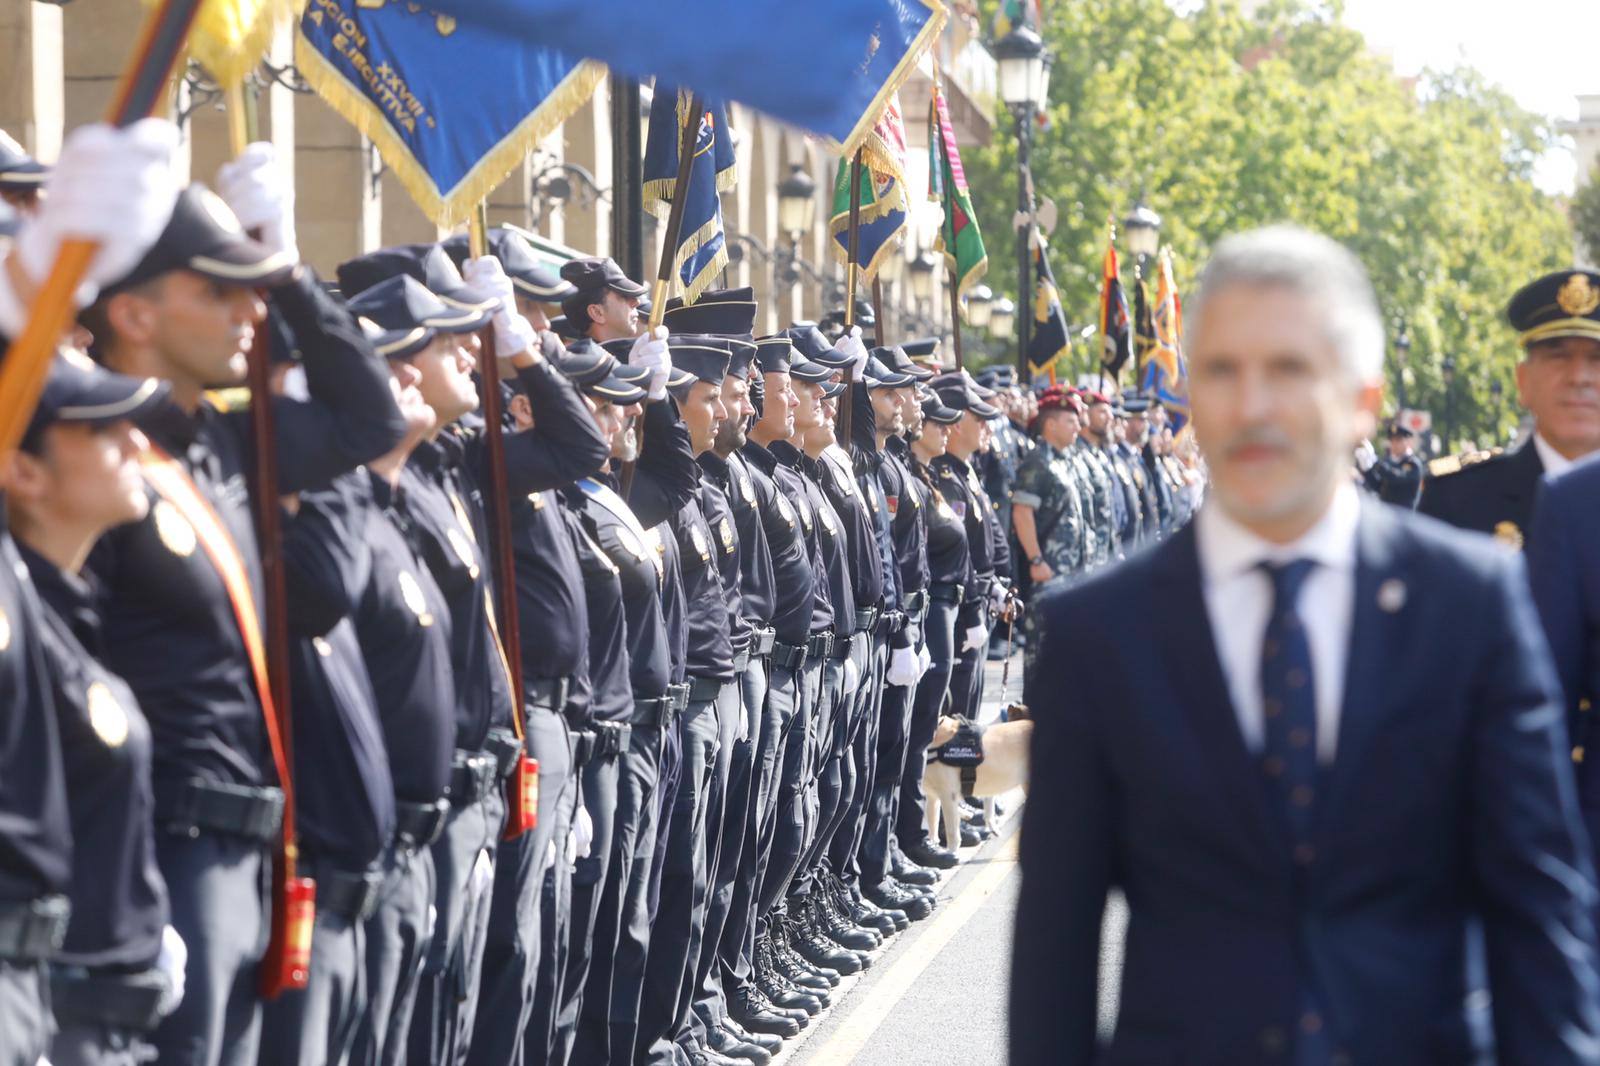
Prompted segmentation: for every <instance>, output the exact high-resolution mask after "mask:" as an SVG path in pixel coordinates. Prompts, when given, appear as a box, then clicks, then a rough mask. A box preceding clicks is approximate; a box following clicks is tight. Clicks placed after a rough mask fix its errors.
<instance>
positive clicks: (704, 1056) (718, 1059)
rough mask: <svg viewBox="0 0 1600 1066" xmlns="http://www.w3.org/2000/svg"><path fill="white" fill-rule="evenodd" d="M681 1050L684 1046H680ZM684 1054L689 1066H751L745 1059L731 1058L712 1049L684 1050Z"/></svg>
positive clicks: (693, 1048)
mask: <svg viewBox="0 0 1600 1066" xmlns="http://www.w3.org/2000/svg"><path fill="white" fill-rule="evenodd" d="M678 1046H679V1047H680V1048H681V1047H683V1045H682V1044H680V1045H678ZM684 1054H686V1055H687V1056H688V1058H689V1066H749V1063H748V1062H747V1060H745V1059H735V1058H729V1057H728V1056H727V1055H722V1054H719V1053H717V1052H715V1051H712V1050H711V1049H710V1048H703V1047H690V1048H684Z"/></svg>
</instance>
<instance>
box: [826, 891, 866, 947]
mask: <svg viewBox="0 0 1600 1066" xmlns="http://www.w3.org/2000/svg"><path fill="white" fill-rule="evenodd" d="M823 892H824V896H826V893H827V889H826V888H824V890H823ZM812 898H813V899H816V897H815V896H813V897H812ZM830 904H831V905H830ZM816 908H817V928H818V931H819V932H821V933H822V934H823V935H824V936H826V937H827V938H828V939H829V940H832V941H833V942H834V943H836V944H838V945H839V946H840V947H846V948H849V949H850V950H851V951H875V950H877V948H878V946H879V945H880V944H882V943H883V938H882V937H880V936H879V935H878V934H877V933H874V932H873V931H872V930H870V929H863V928H861V926H859V925H856V924H855V923H853V922H851V921H850V920H849V919H848V918H846V917H845V916H844V915H843V914H842V913H841V912H840V911H839V910H838V903H837V901H835V900H831V899H826V898H824V899H818V900H817V901H816Z"/></svg>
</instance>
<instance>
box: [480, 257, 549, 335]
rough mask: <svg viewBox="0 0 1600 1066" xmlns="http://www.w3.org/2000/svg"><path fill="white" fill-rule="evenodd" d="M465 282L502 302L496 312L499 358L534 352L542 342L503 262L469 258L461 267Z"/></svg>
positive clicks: (495, 328) (495, 331) (492, 259)
mask: <svg viewBox="0 0 1600 1066" xmlns="http://www.w3.org/2000/svg"><path fill="white" fill-rule="evenodd" d="M461 280H462V281H464V282H466V283H467V284H468V285H470V286H472V287H473V288H474V289H481V290H482V291H484V292H486V293H489V294H490V295H491V296H493V297H495V299H497V300H499V301H500V306H499V307H497V308H495V312H494V348H495V355H497V356H500V357H501V358H509V357H510V356H513V355H516V354H517V353H518V352H530V351H533V350H534V345H536V344H538V343H539V335H538V333H537V331H535V330H534V328H533V323H531V322H529V321H528V320H527V319H526V318H523V317H522V314H521V313H520V312H519V311H518V310H517V295H516V290H515V289H513V288H512V287H511V279H510V278H508V277H506V271H505V268H504V267H502V266H501V265H500V260H498V259H496V258H495V257H494V256H492V255H486V256H483V257H482V258H479V259H468V260H467V261H466V262H464V263H462V264H461Z"/></svg>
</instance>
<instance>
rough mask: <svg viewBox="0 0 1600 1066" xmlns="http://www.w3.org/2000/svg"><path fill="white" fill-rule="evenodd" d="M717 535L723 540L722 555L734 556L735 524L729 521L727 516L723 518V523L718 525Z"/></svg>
mask: <svg viewBox="0 0 1600 1066" xmlns="http://www.w3.org/2000/svg"><path fill="white" fill-rule="evenodd" d="M717 535H718V536H720V537H721V538H722V554H724V555H732V554H733V523H731V522H729V521H728V518H727V516H726V515H724V516H723V518H722V521H721V522H720V523H719V524H718V525H717Z"/></svg>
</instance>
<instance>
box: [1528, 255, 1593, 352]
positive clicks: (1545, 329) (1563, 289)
mask: <svg viewBox="0 0 1600 1066" xmlns="http://www.w3.org/2000/svg"><path fill="white" fill-rule="evenodd" d="M1506 318H1507V319H1509V320H1510V322H1511V328H1512V329H1515V330H1516V331H1517V333H1518V340H1520V341H1521V342H1522V344H1523V346H1524V347H1526V346H1528V345H1530V344H1537V343H1538V342H1540V341H1548V340H1555V339H1557V338H1559V337H1588V338H1590V339H1593V340H1600V273H1597V272H1595V271H1593V270H1558V271H1556V272H1555V273H1553V274H1546V275H1545V276H1544V277H1542V278H1540V279H1539V280H1537V281H1534V282H1530V283H1529V284H1527V285H1524V286H1523V287H1522V288H1520V289H1518V290H1517V293H1516V295H1515V296H1513V297H1511V303H1510V304H1509V305H1508V306H1507V307H1506Z"/></svg>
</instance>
